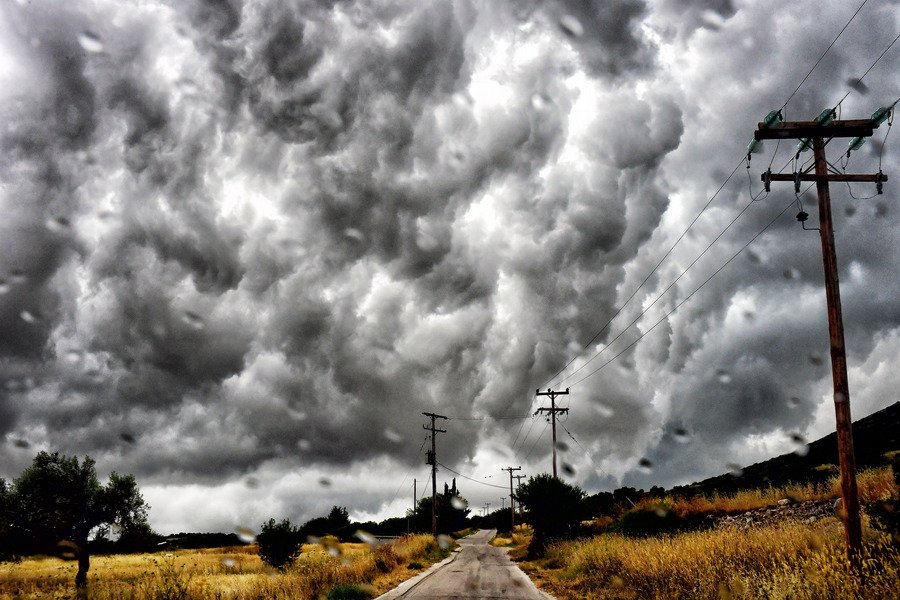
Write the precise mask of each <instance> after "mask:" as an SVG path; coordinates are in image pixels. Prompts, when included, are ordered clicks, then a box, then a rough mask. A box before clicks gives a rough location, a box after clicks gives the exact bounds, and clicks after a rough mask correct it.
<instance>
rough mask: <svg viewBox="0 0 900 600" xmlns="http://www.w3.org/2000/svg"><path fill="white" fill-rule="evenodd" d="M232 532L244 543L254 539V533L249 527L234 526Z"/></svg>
mask: <svg viewBox="0 0 900 600" xmlns="http://www.w3.org/2000/svg"><path fill="white" fill-rule="evenodd" d="M234 533H235V534H236V535H237V537H238V539H239V540H241V541H242V542H244V543H245V544H252V543H253V542H255V541H256V533H255V532H254V531H253V530H252V529H250V528H249V527H236V528H235V530H234Z"/></svg>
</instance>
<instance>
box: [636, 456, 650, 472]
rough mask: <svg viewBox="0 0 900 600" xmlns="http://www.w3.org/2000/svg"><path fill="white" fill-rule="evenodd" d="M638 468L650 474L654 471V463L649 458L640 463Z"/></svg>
mask: <svg viewBox="0 0 900 600" xmlns="http://www.w3.org/2000/svg"><path fill="white" fill-rule="evenodd" d="M638 468H639V469H640V470H641V471H643V472H644V473H650V472H651V471H652V470H653V462H652V461H651V460H650V459H649V458H642V459H641V460H639V461H638Z"/></svg>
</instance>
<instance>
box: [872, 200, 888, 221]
mask: <svg viewBox="0 0 900 600" xmlns="http://www.w3.org/2000/svg"><path fill="white" fill-rule="evenodd" d="M887 214H888V205H887V203H886V202H878V203H876V204H875V216H876V217H886V216H887Z"/></svg>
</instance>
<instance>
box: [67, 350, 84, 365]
mask: <svg viewBox="0 0 900 600" xmlns="http://www.w3.org/2000/svg"><path fill="white" fill-rule="evenodd" d="M82 357H83V354H82V353H81V351H80V350H69V351H68V352H66V360H67V361H68V362H70V363H72V364H73V365H74V364H78V363H80V362H81V359H82Z"/></svg>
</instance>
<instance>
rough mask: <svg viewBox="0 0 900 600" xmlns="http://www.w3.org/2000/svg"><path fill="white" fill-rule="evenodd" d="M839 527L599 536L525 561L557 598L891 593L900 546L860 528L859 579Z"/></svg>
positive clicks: (897, 578) (898, 578) (899, 585)
mask: <svg viewBox="0 0 900 600" xmlns="http://www.w3.org/2000/svg"><path fill="white" fill-rule="evenodd" d="M842 532H843V529H842V526H841V524H840V523H839V522H838V521H837V520H836V519H829V520H828V521H827V523H826V524H825V525H824V526H822V527H819V528H817V529H811V528H810V527H809V526H806V525H803V524H798V523H784V524H782V525H780V526H777V527H761V528H758V529H753V530H749V531H740V530H738V529H734V528H726V529H720V530H713V531H703V532H691V533H685V534H680V535H675V536H663V537H658V538H649V539H640V540H635V539H628V538H624V537H622V536H618V535H603V536H599V537H596V538H593V539H589V540H583V541H575V542H565V543H561V544H557V545H554V546H552V547H551V548H550V549H549V550H548V554H547V557H546V559H544V560H543V561H539V562H538V563H535V564H534V565H532V568H537V569H538V570H539V571H543V573H542V575H543V577H542V578H541V579H542V581H543V583H544V586H545V587H547V588H549V591H550V592H551V593H553V594H555V595H556V596H557V597H558V598H560V599H561V600H562V599H564V598H659V599H663V598H666V599H668V598H697V599H706V598H708V599H714V598H715V599H718V598H760V599H761V598H784V599H787V598H796V599H807V598H808V599H813V598H842V599H845V598H846V599H854V598H859V599H863V598H866V599H874V598H896V597H897V590H900V548H897V547H896V546H892V545H891V544H890V539H889V538H888V536H885V535H883V534H879V533H875V532H872V531H867V533H866V540H865V573H864V578H863V582H862V583H861V582H860V581H859V580H857V579H856V578H854V577H852V576H851V575H849V574H848V572H847V568H846V564H847V562H846V557H845V555H844V542H843V533H842Z"/></svg>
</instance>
